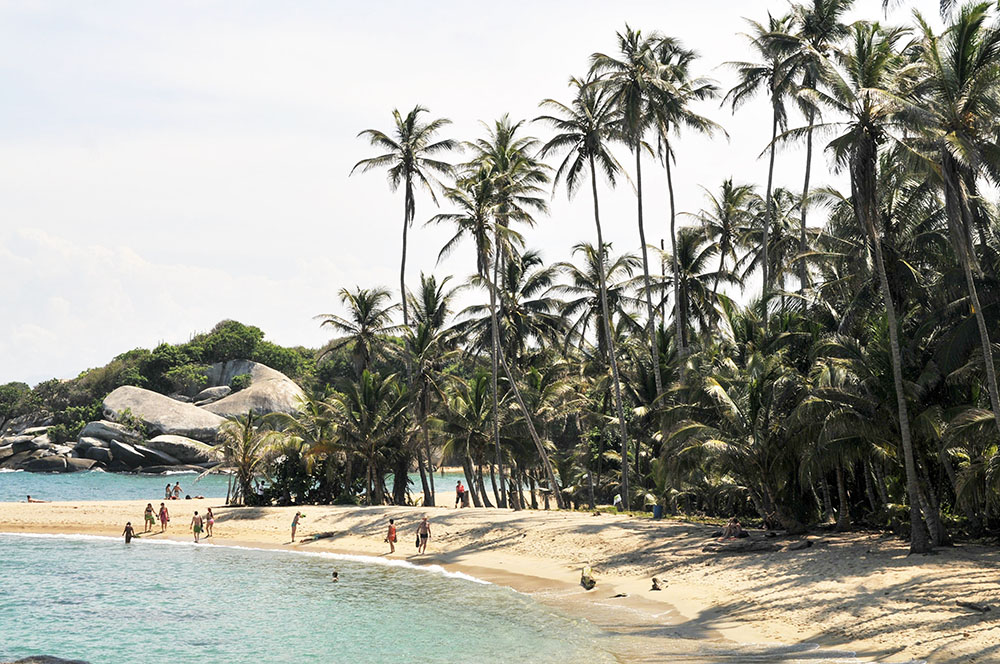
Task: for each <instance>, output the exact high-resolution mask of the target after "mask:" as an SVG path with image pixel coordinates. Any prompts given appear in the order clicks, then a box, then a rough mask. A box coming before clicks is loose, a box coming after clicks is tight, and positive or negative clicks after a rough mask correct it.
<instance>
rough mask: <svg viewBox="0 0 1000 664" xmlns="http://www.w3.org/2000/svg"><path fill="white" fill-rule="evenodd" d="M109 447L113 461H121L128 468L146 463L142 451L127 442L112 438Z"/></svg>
mask: <svg viewBox="0 0 1000 664" xmlns="http://www.w3.org/2000/svg"><path fill="white" fill-rule="evenodd" d="M110 449H111V456H112V458H113V459H114V460H115V461H120V462H122V463H123V464H125V465H126V466H128V467H129V468H135V467H136V466H141V465H143V464H145V463H148V462H147V461H146V457H144V456H143V455H142V452H139V451H137V450H136V449H135V448H134V447H132V446H131V445H129V444H128V443H123V442H121V441H120V440H112V441H111V444H110Z"/></svg>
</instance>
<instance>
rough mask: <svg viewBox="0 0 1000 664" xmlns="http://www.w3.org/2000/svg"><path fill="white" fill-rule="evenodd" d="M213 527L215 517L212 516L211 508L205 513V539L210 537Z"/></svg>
mask: <svg viewBox="0 0 1000 664" xmlns="http://www.w3.org/2000/svg"><path fill="white" fill-rule="evenodd" d="M214 525H215V515H214V514H212V508H211V507H209V508H208V512H206V513H205V537H211V536H212V526H214Z"/></svg>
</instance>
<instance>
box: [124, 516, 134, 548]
mask: <svg viewBox="0 0 1000 664" xmlns="http://www.w3.org/2000/svg"><path fill="white" fill-rule="evenodd" d="M122 535H124V536H125V543H126V544H128V543H129V542H131V541H132V538H133V537H135V536H136V535H135V531H134V530H132V522H131V521H129V522H128V523H126V524H125V530H124V531H123V532H122Z"/></svg>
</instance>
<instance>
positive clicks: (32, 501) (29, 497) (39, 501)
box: [28, 496, 49, 503]
mask: <svg viewBox="0 0 1000 664" xmlns="http://www.w3.org/2000/svg"><path fill="white" fill-rule="evenodd" d="M28 502H29V503H47V502H49V501H47V500H39V499H38V498H32V497H31V496H28Z"/></svg>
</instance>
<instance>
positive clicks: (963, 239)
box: [911, 3, 1000, 431]
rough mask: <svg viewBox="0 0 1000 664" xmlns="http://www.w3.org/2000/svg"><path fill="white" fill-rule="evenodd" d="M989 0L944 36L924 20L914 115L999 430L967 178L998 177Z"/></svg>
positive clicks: (995, 62) (995, 46)
mask: <svg viewBox="0 0 1000 664" xmlns="http://www.w3.org/2000/svg"><path fill="white" fill-rule="evenodd" d="M991 4H992V3H976V4H969V5H966V6H964V7H963V8H962V9H961V11H960V13H959V15H958V16H957V17H956V19H955V22H954V23H953V24H952V25H951V26H949V28H948V29H947V30H946V31H945V33H944V35H943V36H942V37H941V38H938V37H937V36H935V35H934V33H933V32H932V31H931V29H930V27H929V26H928V25H927V24H923V30H924V35H923V40H922V42H921V45H920V74H919V76H920V81H919V83H918V85H917V89H916V90H915V91H914V97H915V104H914V106H913V107H912V108H911V112H912V115H913V119H914V121H915V122H916V124H917V127H918V129H920V130H921V132H922V135H923V137H924V138H925V140H926V142H927V143H928V145H927V146H926V147H927V148H929V154H928V157H929V158H930V159H931V160H933V161H934V162H935V167H936V169H938V170H939V172H940V177H941V181H942V184H943V185H944V186H943V188H944V199H945V211H946V213H947V218H948V229H949V232H950V236H951V243H952V247H953V248H954V250H955V255H956V256H957V258H958V262H959V265H961V268H962V272H963V274H964V276H965V283H966V288H967V289H968V294H969V300H970V304H971V308H972V313H973V315H974V316H975V318H976V323H977V325H978V327H979V340H980V344H981V348H982V353H983V363H984V366H985V369H986V380H987V386H988V388H989V394H990V404H991V406H992V408H993V415H994V419H995V422H996V425H997V430H998V431H1000V392H998V390H997V376H996V368H995V366H994V363H993V350H992V346H991V345H990V337H989V330H988V328H987V325H986V318H985V316H984V314H983V307H982V305H981V304H980V302H979V293H978V290H977V287H976V277H982V269H981V268H980V265H979V260H978V257H977V255H976V248H975V244H974V241H973V228H974V226H975V222H976V220H975V216H974V213H973V209H972V204H971V201H970V198H971V196H970V185H974V183H975V181H976V180H977V179H978V178H979V177H980V176H981V175H983V174H988V175H990V176H992V177H993V178H994V179H995V180H996V179H1000V140H998V138H997V136H998V131H1000V121H998V117H1000V29H997V28H996V27H995V26H992V25H987V24H986V22H987V20H988V19H989V18H990V17H989V12H990V7H991Z"/></svg>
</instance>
